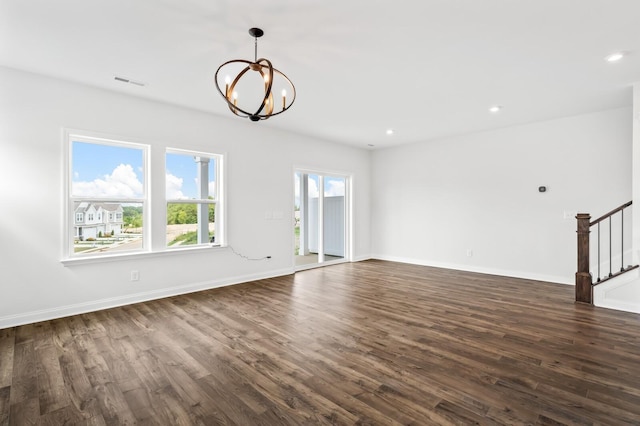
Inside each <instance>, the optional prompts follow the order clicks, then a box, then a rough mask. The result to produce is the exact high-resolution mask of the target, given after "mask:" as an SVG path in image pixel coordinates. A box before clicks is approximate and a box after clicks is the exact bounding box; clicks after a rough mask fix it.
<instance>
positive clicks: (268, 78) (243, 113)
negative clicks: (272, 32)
mask: <svg viewBox="0 0 640 426" xmlns="http://www.w3.org/2000/svg"><path fill="white" fill-rule="evenodd" d="M249 34H250V35H251V36H252V37H253V38H254V39H255V47H254V60H253V62H251V61H247V60H245V59H232V60H230V61H227V62H225V63H224V64H222V65H220V67H218V70H217V71H216V75H215V81H216V88H217V89H218V92H220V94H221V95H222V97H223V98H224V99H225V101H226V102H227V106H228V107H229V110H231V112H232V113H234V114H235V115H237V116H238V117H243V118H247V117H248V118H249V119H250V120H251V121H260V120H266V119H267V118H269V117H271V116H274V115H278V114H282V113H283V112H285V111H286V110H288V109H289V108H291V105H293V102H294V101H295V100H296V88H295V86H294V85H293V83H292V82H291V80H289V78H288V77H287V76H286V75H284V74H283V73H282V72H280V71H278V70H277V69H275V68H274V67H273V65H272V64H271V61H269V60H268V59H266V58H260V59H258V37H262V36H263V35H264V31H262V30H261V29H260V28H251V29H249ZM230 64H246V66H245V67H244V68H243V69H242V70H241V71H240V72H239V73H238V74H237V75H236V76H235V78H233V79H231V77H230V76H229V75H228V74H226V73H224V72H223V73H221V72H220V71H221V70H222V69H223V68H225V67H227V66H228V65H230ZM229 68H233V67H229ZM236 69H237V67H236ZM249 70H251V71H256V72H258V73H259V74H260V77H261V78H262V81H263V82H264V87H263V88H262V89H260V93H264V95H262V94H261V95H260V96H261V97H262V102H261V103H260V105H258V106H257V109H256V110H255V112H253V113H251V112H249V111H247V110H246V109H244V108H243V107H242V106H238V98H239V97H240V96H239V94H238V92H237V91H236V86H237V85H238V82H239V81H240V80H241V79H242V77H243V76H244V75H245V74H246V73H247V72H248V71H249ZM218 75H226V76H225V79H224V91H223V89H222V86H221V82H220V80H219V79H218ZM274 78H275V79H276V80H277V83H274ZM274 85H277V86H278V87H280V86H284V88H283V89H282V92H281V94H282V107H281V109H280V111H277V112H274V109H275V102H274V100H273V91H272V89H273V86H274ZM245 89H246V88H245ZM287 89H289V91H290V92H289V93H291V96H289V97H288V98H287ZM245 108H246V107H245Z"/></svg>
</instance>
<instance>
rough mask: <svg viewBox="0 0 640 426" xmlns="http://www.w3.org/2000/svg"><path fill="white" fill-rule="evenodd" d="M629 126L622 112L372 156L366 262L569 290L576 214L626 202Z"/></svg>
mask: <svg viewBox="0 0 640 426" xmlns="http://www.w3.org/2000/svg"><path fill="white" fill-rule="evenodd" d="M631 119H632V113H631V109H630V108H623V109H616V110H611V111H605V112H600V113H594V114H588V115H581V116H575V117H568V118H563V119H557V120H553V121H547V122H540V123H535V124H530V125H525V126H518V127H511V128H505V129H501V130H496V131H490V132H483V133H475V134H470V135H464V136H459V137H454V138H449V139H444V140H437V141H432V142H423V143H416V144H412V145H406V146H400V147H397V148H390V149H385V150H379V151H375V152H374V153H373V159H372V172H373V173H372V186H371V187H372V191H373V195H372V225H373V226H372V244H373V253H374V256H375V257H378V258H382V259H389V260H400V261H406V262H412V263H418V264H425V265H433V266H443V267H450V268H455V269H462V270H470V271H478V272H488V273H495V274H499V275H507V276H517V277H524V278H533V279H543V280H549V281H554V282H561V283H573V282H574V274H575V269H576V233H575V230H576V221H575V219H574V216H575V213H576V212H583V213H591V215H592V216H593V217H594V218H595V217H597V216H599V215H601V214H604V213H606V212H607V211H609V210H611V209H613V208H615V207H617V206H619V205H621V204H623V203H624V202H626V201H629V200H630V199H631V163H632V161H631V127H632V126H631ZM425 125H428V122H427V123H425ZM543 185H544V186H546V187H547V192H545V193H539V192H538V187H539V186H543ZM565 212H568V213H570V218H569V219H565V218H564V215H565ZM467 250H471V251H472V256H471V257H469V256H467Z"/></svg>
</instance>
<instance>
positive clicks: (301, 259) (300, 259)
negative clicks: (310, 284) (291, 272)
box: [296, 253, 343, 266]
mask: <svg viewBox="0 0 640 426" xmlns="http://www.w3.org/2000/svg"><path fill="white" fill-rule="evenodd" d="M338 259H343V258H342V257H341V256H329V255H328V254H325V255H324V261H325V262H331V261H332V260H338ZM313 263H318V255H317V254H315V253H309V254H308V255H306V256H296V266H301V265H311V264H313Z"/></svg>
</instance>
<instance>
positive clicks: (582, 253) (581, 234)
mask: <svg viewBox="0 0 640 426" xmlns="http://www.w3.org/2000/svg"><path fill="white" fill-rule="evenodd" d="M576 219H578V231H577V233H578V272H576V302H580V303H588V304H592V303H593V287H592V285H591V284H592V282H593V277H592V276H591V272H589V232H590V230H589V228H590V221H591V215H590V214H589V213H578V215H577V216H576Z"/></svg>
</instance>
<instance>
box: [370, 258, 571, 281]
mask: <svg viewBox="0 0 640 426" xmlns="http://www.w3.org/2000/svg"><path fill="white" fill-rule="evenodd" d="M371 258H372V259H377V260H387V261H390V262H400V263H409V264H411V265H420V266H432V267H434V268H445V269H453V270H456V271H465V272H477V273H480V274H488V275H499V276H502V277H512V278H522V279H525V280H534V281H545V282H551V283H556V284H566V285H574V284H575V283H574V281H573V277H571V278H567V277H561V276H556V275H545V274H534V273H530V272H522V271H512V270H506V269H496V268H485V267H477V266H470V265H460V264H456V263H447V262H438V261H432V260H424V259H412V258H407V257H397V256H385V255H373V256H372V257H371Z"/></svg>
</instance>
